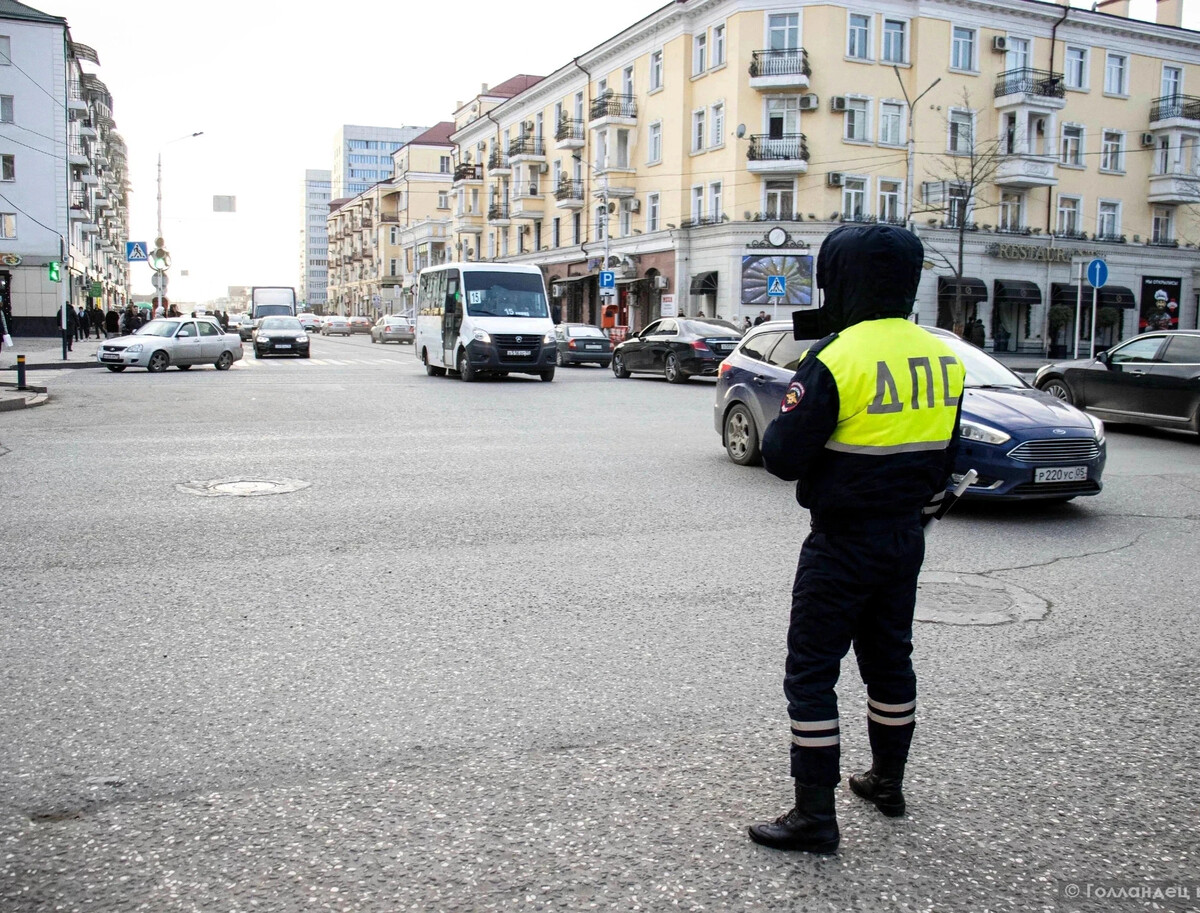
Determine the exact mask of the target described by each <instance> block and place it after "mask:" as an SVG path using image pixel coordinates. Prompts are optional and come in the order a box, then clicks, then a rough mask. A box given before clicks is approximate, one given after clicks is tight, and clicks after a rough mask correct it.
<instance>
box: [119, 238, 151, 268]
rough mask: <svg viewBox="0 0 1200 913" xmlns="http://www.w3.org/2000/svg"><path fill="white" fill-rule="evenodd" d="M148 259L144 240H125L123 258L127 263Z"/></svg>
mask: <svg viewBox="0 0 1200 913" xmlns="http://www.w3.org/2000/svg"><path fill="white" fill-rule="evenodd" d="M149 259H150V256H149V254H148V253H147V252H146V242H145V241H126V242H125V260H126V262H128V263H145V262H146V261H148V260H149Z"/></svg>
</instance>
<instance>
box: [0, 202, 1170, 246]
mask: <svg viewBox="0 0 1200 913" xmlns="http://www.w3.org/2000/svg"><path fill="white" fill-rule="evenodd" d="M1173 215H1174V211H1173V210H1171V209H1170V208H1168V207H1166V206H1155V207H1154V221H1153V222H1152V224H1151V226H1150V241H1151V242H1152V243H1154V244H1168V243H1170V242H1171V241H1174V240H1175V233H1174V231H1173V230H1172V224H1171V223H1172V221H1173V219H1172V216H1173ZM4 218H5V219H7V218H8V217H7V216H5V217H4Z"/></svg>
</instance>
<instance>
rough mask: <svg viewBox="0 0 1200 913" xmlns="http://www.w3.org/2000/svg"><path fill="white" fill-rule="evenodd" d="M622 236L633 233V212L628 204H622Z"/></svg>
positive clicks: (626, 236)
mask: <svg viewBox="0 0 1200 913" xmlns="http://www.w3.org/2000/svg"><path fill="white" fill-rule="evenodd" d="M620 213H621V237H622V238H628V237H629V236H630V235H631V234H633V213H632V212H631V211H630V209H629V205H628V204H622V206H621V209H620Z"/></svg>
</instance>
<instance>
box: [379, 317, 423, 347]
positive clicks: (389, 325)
mask: <svg viewBox="0 0 1200 913" xmlns="http://www.w3.org/2000/svg"><path fill="white" fill-rule="evenodd" d="M416 336H417V334H416V333H414V332H413V325H412V323H410V322H409V319H408V318H407V317H395V316H392V315H390V314H389V315H386V316H384V317H380V318H379V319H378V320H376V321H375V326H373V327H371V342H408V343H411V342H412V341H413V340H414V339H416Z"/></svg>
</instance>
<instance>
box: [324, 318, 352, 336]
mask: <svg viewBox="0 0 1200 913" xmlns="http://www.w3.org/2000/svg"><path fill="white" fill-rule="evenodd" d="M321 335H322V336H349V335H350V321H348V320H347V319H346V318H345V317H338V316H333V317H326V318H325V320H324V322H322V324H321Z"/></svg>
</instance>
